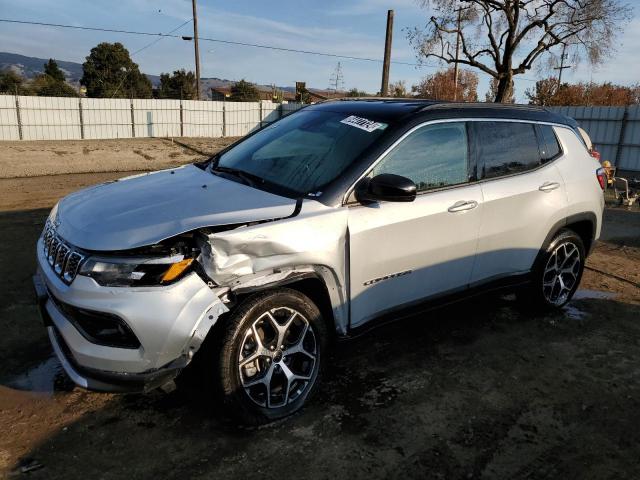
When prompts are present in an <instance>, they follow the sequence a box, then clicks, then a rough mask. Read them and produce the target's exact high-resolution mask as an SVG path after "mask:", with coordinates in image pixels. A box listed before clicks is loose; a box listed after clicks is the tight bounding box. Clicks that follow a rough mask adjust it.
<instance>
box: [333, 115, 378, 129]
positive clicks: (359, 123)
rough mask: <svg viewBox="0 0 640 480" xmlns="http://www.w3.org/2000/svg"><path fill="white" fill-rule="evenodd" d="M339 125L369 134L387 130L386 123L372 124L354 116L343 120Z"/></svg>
mask: <svg viewBox="0 0 640 480" xmlns="http://www.w3.org/2000/svg"><path fill="white" fill-rule="evenodd" d="M340 123H345V124H347V125H351V126H352V127H356V128H359V129H360V130H364V131H365V132H369V133H371V132H373V131H374V130H378V129H380V130H384V129H385V128H387V124H386V123H380V122H374V121H373V120H368V119H366V118H362V117H357V116H355V115H351V116H349V117H347V118H345V119H344V120H340Z"/></svg>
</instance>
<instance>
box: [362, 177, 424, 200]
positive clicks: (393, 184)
mask: <svg viewBox="0 0 640 480" xmlns="http://www.w3.org/2000/svg"><path fill="white" fill-rule="evenodd" d="M355 194H356V199H357V200H358V201H359V202H360V203H371V202H378V201H386V202H413V201H414V200H415V198H416V184H415V183H414V182H413V181H412V180H410V179H408V178H407V177H403V176H401V175H394V174H393V173H381V174H380V175H376V176H375V177H373V178H368V177H366V178H363V179H362V180H361V181H360V182H359V183H358V184H357V185H356V188H355Z"/></svg>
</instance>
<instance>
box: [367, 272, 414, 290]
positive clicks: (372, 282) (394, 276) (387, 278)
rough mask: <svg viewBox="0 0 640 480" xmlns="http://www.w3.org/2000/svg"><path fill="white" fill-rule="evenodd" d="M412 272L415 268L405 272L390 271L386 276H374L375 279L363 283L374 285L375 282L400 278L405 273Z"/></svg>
mask: <svg viewBox="0 0 640 480" xmlns="http://www.w3.org/2000/svg"><path fill="white" fill-rule="evenodd" d="M410 273H413V270H405V271H404V272H398V273H390V274H389V275H385V276H384V277H379V278H374V279H373V280H367V281H366V282H364V283H363V285H364V286H365V287H366V286H369V285H373V284H374V283H378V282H382V281H383V280H389V279H391V278H398V277H402V276H404V275H409V274H410Z"/></svg>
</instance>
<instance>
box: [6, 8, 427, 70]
mask: <svg viewBox="0 0 640 480" xmlns="http://www.w3.org/2000/svg"><path fill="white" fill-rule="evenodd" d="M0 22H4V23H17V24H21V25H39V26H44V27H57V28H71V29H75V30H89V31H95V32H108V33H124V34H127V35H145V36H149V37H156V36H157V37H170V38H180V39H181V38H182V36H181V35H173V34H171V33H153V32H139V31H135V30H121V29H116V28H101V27H84V26H79V25H65V24H62V23H46V22H33V21H27V20H13V19H8V18H0ZM198 39H199V40H202V41H206V42H215V43H223V44H227V45H238V46H242V47H253V48H264V49H268V50H278V51H281V52H291V53H303V54H307V55H317V56H322V57H332V58H343V59H346V60H358V61H364V62H375V63H382V62H383V60H382V59H378V58H368V57H356V56H352V55H340V54H337V53H327V52H318V51H314V50H299V49H295V48H286V47H276V46H273V45H263V44H259V43H246V42H235V41H232V40H223V39H221V38H209V37H201V36H198ZM391 63H393V64H396V65H407V66H411V67H424V68H439V67H437V66H435V65H424V64H420V63H410V62H400V61H392V62H391Z"/></svg>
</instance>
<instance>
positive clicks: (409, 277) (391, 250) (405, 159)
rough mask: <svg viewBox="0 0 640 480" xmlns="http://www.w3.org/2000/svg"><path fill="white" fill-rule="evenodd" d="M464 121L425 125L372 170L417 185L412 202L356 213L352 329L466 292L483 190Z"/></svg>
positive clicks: (356, 207) (356, 208)
mask: <svg viewBox="0 0 640 480" xmlns="http://www.w3.org/2000/svg"><path fill="white" fill-rule="evenodd" d="M467 145H468V142H467V131H466V125H465V123H464V122H444V123H435V124H429V125H426V126H422V127H419V128H417V129H415V130H414V131H412V132H411V133H410V134H408V135H407V136H406V137H405V138H404V139H403V140H401V141H400V142H399V143H398V144H397V145H396V146H395V147H394V148H392V149H391V150H390V151H389V153H388V154H386V155H385V156H384V157H383V158H382V160H381V161H380V162H379V163H378V164H377V165H376V166H375V167H374V168H373V170H372V171H371V172H370V174H369V175H370V176H375V175H378V174H381V173H394V174H396V175H402V176H405V177H407V178H410V179H411V180H413V181H414V182H415V183H416V185H417V188H418V195H417V197H416V199H415V200H414V201H413V202H410V203H393V202H378V203H373V204H369V205H361V204H357V203H353V204H351V205H350V207H349V220H348V221H349V242H350V243H349V245H350V259H349V261H350V281H351V326H352V327H355V326H358V325H361V324H363V323H365V322H366V321H367V320H370V319H371V318H373V317H376V316H378V315H380V314H382V313H385V312H386V311H389V310H392V309H394V308H396V307H399V306H403V305H410V304H411V303H412V302H416V301H419V300H421V299H425V298H428V297H432V296H437V295H439V294H442V293H444V292H450V291H453V290H457V289H463V288H465V287H466V286H467V284H468V283H469V280H470V276H471V272H472V270H473V263H474V257H475V252H476V243H477V239H478V231H479V228H480V217H481V211H482V204H483V201H482V191H481V188H480V186H479V185H477V184H471V183H469V152H468V147H467Z"/></svg>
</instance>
